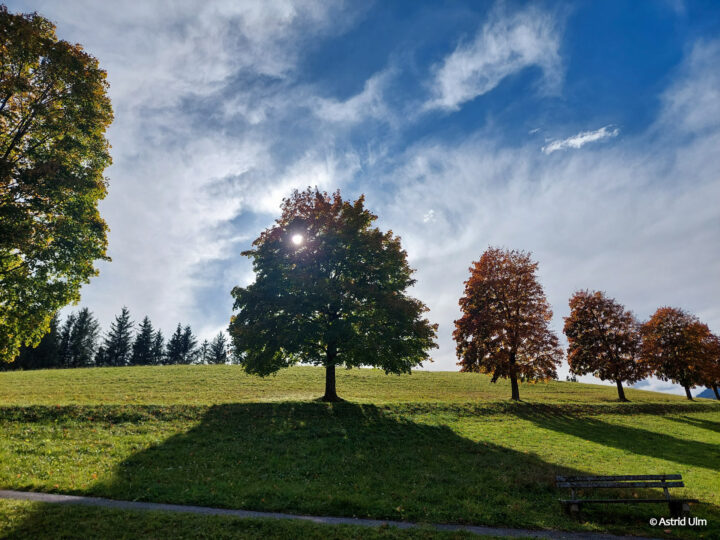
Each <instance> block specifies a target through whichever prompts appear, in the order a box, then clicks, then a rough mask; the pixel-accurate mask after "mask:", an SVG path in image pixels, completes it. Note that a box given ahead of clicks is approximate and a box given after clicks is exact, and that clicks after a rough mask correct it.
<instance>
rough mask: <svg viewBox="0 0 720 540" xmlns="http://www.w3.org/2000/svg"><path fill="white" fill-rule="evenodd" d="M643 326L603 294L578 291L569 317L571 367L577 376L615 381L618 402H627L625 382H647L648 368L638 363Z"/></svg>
mask: <svg viewBox="0 0 720 540" xmlns="http://www.w3.org/2000/svg"><path fill="white" fill-rule="evenodd" d="M639 330H640V325H639V323H638V322H637V320H636V319H635V317H634V316H633V314H632V313H631V312H630V311H626V310H625V307H624V306H623V305H621V304H619V303H617V302H616V301H615V300H614V299H612V298H608V297H607V296H605V294H604V293H602V292H600V291H594V292H590V291H578V292H576V293H575V294H574V295H573V296H572V297H571V298H570V316H568V317H565V327H564V332H565V335H566V336H567V339H568V364H570V370H571V371H572V372H573V373H575V374H577V375H586V374H588V373H592V374H594V375H595V376H596V377H598V378H599V379H602V380H603V381H614V382H615V384H616V385H617V391H618V398H619V399H620V401H627V399H626V398H625V392H624V391H623V386H622V383H623V381H625V382H627V383H628V384H632V383H635V382H637V381H640V380H642V379H644V378H645V377H646V376H647V374H648V372H647V368H646V367H645V366H643V365H642V364H640V363H638V357H639V355H640V332H639Z"/></svg>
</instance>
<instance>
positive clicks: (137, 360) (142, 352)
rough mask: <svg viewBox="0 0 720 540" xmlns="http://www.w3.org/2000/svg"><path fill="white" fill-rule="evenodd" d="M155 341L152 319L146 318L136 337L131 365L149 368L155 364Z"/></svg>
mask: <svg viewBox="0 0 720 540" xmlns="http://www.w3.org/2000/svg"><path fill="white" fill-rule="evenodd" d="M153 339H154V331H153V327H152V323H151V322H150V319H149V318H148V317H147V316H145V318H144V319H143V320H142V322H141V323H140V328H139V329H138V333H137V335H136V336H135V341H134V343H133V347H132V356H131V358H130V364H132V365H134V366H147V365H150V364H152V363H153Z"/></svg>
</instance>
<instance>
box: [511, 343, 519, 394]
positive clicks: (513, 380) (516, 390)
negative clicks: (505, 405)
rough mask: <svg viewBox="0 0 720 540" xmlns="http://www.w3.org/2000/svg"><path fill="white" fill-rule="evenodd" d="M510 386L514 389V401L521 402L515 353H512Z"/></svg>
mask: <svg viewBox="0 0 720 540" xmlns="http://www.w3.org/2000/svg"><path fill="white" fill-rule="evenodd" d="M510 386H511V387H512V399H513V400H514V401H520V388H518V380H517V375H516V374H515V353H510Z"/></svg>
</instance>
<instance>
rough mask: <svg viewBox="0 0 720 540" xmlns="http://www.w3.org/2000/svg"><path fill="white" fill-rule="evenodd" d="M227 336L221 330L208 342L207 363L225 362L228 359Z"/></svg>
mask: <svg viewBox="0 0 720 540" xmlns="http://www.w3.org/2000/svg"><path fill="white" fill-rule="evenodd" d="M227 347H228V345H227V338H226V337H225V334H224V333H223V332H218V335H217V336H215V338H214V339H213V340H212V342H211V343H210V352H209V355H208V363H210V364H226V363H227V361H228V353H227Z"/></svg>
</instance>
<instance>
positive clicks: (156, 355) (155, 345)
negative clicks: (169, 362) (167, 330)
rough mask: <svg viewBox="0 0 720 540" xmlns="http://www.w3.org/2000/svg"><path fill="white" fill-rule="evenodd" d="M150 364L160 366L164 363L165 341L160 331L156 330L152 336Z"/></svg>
mask: <svg viewBox="0 0 720 540" xmlns="http://www.w3.org/2000/svg"><path fill="white" fill-rule="evenodd" d="M150 353H151V357H152V364H154V365H160V364H162V363H164V361H165V339H164V338H163V334H162V331H160V330H158V331H157V332H155V335H154V336H153V342H152V349H151V351H150Z"/></svg>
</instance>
